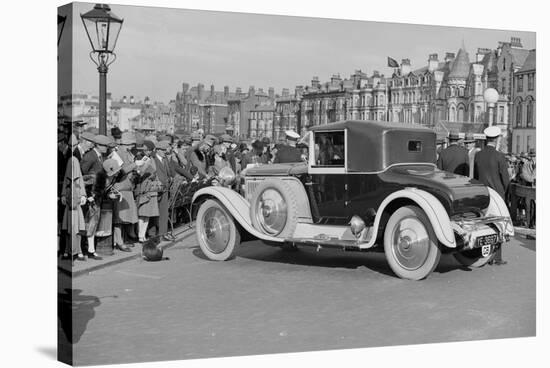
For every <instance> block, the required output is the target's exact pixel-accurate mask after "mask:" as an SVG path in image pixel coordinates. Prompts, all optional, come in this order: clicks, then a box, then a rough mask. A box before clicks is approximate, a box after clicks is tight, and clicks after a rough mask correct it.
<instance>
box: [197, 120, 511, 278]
mask: <svg viewBox="0 0 550 368" xmlns="http://www.w3.org/2000/svg"><path fill="white" fill-rule="evenodd" d="M309 135H310V136H309V147H310V150H309V160H308V163H307V164H306V163H289V164H273V165H261V166H257V167H252V168H249V169H247V170H246V173H245V175H244V187H243V191H242V193H238V192H236V191H234V190H231V189H229V188H226V187H223V186H216V187H208V188H203V189H201V190H199V191H198V192H197V193H195V195H194V197H193V203H194V206H196V207H195V208H197V209H198V210H197V211H196V217H195V218H196V233H197V238H198V242H199V245H200V248H201V250H202V252H203V253H204V254H205V255H206V256H207V257H208V258H209V259H211V260H217V261H223V260H227V259H230V258H231V257H232V256H233V254H234V251H235V247H236V246H237V245H238V244H239V243H240V239H241V236H243V235H244V234H245V233H248V234H250V235H251V236H252V237H255V238H258V239H261V240H263V241H264V242H265V243H267V244H269V245H285V244H286V245H287V246H291V247H292V246H295V247H296V246H298V247H299V246H308V245H309V246H314V247H317V250H320V249H323V248H329V247H330V248H339V249H342V250H345V251H373V250H379V251H383V252H384V253H385V256H386V259H387V262H388V263H389V266H390V267H391V269H392V270H393V271H394V273H395V274H396V275H397V276H399V277H401V278H404V279H412V280H420V279H423V278H425V277H427V276H428V275H429V274H430V273H431V272H432V271H433V270H434V268H435V267H436V266H437V265H438V263H439V259H440V256H441V254H442V253H448V252H451V253H453V254H454V256H455V257H456V259H457V260H458V261H459V262H460V263H461V264H463V265H465V266H469V267H480V266H483V265H485V264H486V263H487V262H489V261H490V260H491V259H492V258H493V256H494V252H495V250H496V249H497V248H498V247H500V246H502V244H503V243H505V242H507V241H508V240H509V237H510V236H513V234H514V228H513V226H512V222H511V220H510V215H509V213H508V210H507V208H506V205H505V203H504V201H503V200H502V198H501V197H500V196H499V195H498V194H497V193H496V192H495V191H494V190H492V189H490V188H488V187H486V186H485V185H483V184H482V183H480V182H478V181H476V180H471V179H469V178H467V177H464V176H459V175H455V174H452V173H449V172H445V171H441V170H439V169H437V167H436V166H435V164H434V162H435V160H436V135H435V133H434V131H432V130H431V129H428V128H425V127H421V126H416V125H404V124H398V123H389V122H376V121H343V122H337V123H331V124H327V125H322V126H316V127H313V128H312V129H311V130H310V133H309ZM222 176H224V177H222V179H221V181H222V182H225V183H230V182H231V181H232V180H234V175H232V174H226V175H222ZM247 237H249V236H248V235H247Z"/></svg>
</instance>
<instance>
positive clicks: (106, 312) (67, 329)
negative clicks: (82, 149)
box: [60, 231, 536, 366]
mask: <svg viewBox="0 0 550 368" xmlns="http://www.w3.org/2000/svg"><path fill="white" fill-rule="evenodd" d="M188 234H193V232H192V231H191V232H188ZM503 253H504V254H503V256H504V259H505V260H507V261H508V264H507V265H506V266H486V267H482V268H466V267H462V266H460V265H459V264H458V263H457V262H456V261H455V260H454V257H453V256H452V255H450V254H444V255H443V256H442V258H441V262H440V264H439V266H438V267H437V268H436V270H435V271H434V272H433V273H432V274H431V275H430V276H429V277H428V278H427V279H426V280H422V281H418V282H416V281H409V280H402V279H399V278H397V277H396V276H395V275H394V274H393V273H392V271H391V269H390V268H389V266H388V264H387V262H386V259H385V257H384V254H383V253H377V252H366V253H360V252H342V251H340V250H336V249H322V250H320V251H317V250H316V249H315V248H308V247H304V248H299V249H298V250H297V251H290V250H287V249H280V248H279V247H272V246H269V245H266V244H263V243H262V242H260V241H257V240H251V241H244V242H243V243H242V244H241V245H240V246H239V247H238V249H237V250H236V254H235V258H234V259H231V260H229V261H225V262H214V261H209V260H208V259H206V258H205V256H204V255H203V254H202V252H201V251H200V248H199V247H198V245H197V239H196V237H195V236H191V235H189V236H187V237H186V238H184V239H183V240H181V241H179V242H178V243H177V244H176V245H175V246H171V247H170V248H169V249H167V250H166V251H165V256H167V257H168V258H169V260H167V261H163V262H145V261H141V260H136V261H132V262H125V263H120V264H116V265H113V266H111V267H105V268H104V269H101V270H98V271H95V272H90V273H88V274H85V275H82V276H80V277H77V278H73V279H72V280H69V282H70V284H69V285H68V286H67V287H68V288H70V289H68V290H67V287H66V288H65V289H63V288H62V289H61V294H60V300H61V301H62V302H63V301H65V302H66V308H68V310H69V311H70V313H69V314H68V315H70V316H72V319H70V320H61V323H60V328H61V332H62V334H61V336H64V335H67V334H68V337H69V338H70V339H71V345H70V346H71V347H72V352H73V358H74V359H73V364H75V365H91V364H94V365H95V364H121V363H133V362H147V361H158V360H178V359H201V358H214V357H224V356H225V357H227V356H243V355H256V354H276V353H291V352H303V351H319V350H330V349H350V348H364V347H375V346H390V345H411V344H429V343H437V342H457V341H471V340H485V339H504V338H518V337H530V336H535V334H536V266H535V263H536V248H535V241H533V240H528V239H526V238H523V237H521V236H519V235H517V236H515V237H514V238H513V239H511V241H510V243H509V244H507V246H506V248H505V249H504V252H503ZM63 277H64V278H66V279H69V278H70V277H68V276H62V278H63ZM63 291H65V292H63ZM461 349H462V347H461V348H459V349H458V350H457V353H456V354H455V356H454V358H455V359H457V357H458V359H463V360H464V359H465V360H466V361H468V362H470V363H471V362H473V364H474V365H475V362H476V360H475V357H472V356H470V355H468V354H469V352H468V348H466V349H462V350H461ZM449 359H452V357H451V358H449ZM472 359H473V360H472ZM389 366H391V362H390V364H389Z"/></svg>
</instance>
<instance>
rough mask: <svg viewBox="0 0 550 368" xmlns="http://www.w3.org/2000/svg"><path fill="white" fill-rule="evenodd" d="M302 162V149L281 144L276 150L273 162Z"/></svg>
mask: <svg viewBox="0 0 550 368" xmlns="http://www.w3.org/2000/svg"><path fill="white" fill-rule="evenodd" d="M286 162H302V151H300V149H299V148H296V147H292V146H287V145H285V146H282V147H280V148H279V149H278V150H277V154H276V155H275V158H274V159H273V163H275V164H280V163H286Z"/></svg>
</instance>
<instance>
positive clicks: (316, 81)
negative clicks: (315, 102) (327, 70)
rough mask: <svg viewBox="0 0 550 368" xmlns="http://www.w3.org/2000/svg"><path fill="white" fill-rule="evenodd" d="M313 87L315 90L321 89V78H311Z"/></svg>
mask: <svg viewBox="0 0 550 368" xmlns="http://www.w3.org/2000/svg"><path fill="white" fill-rule="evenodd" d="M311 86H312V87H313V88H319V86H320V83H319V77H317V76H315V77H313V78H311Z"/></svg>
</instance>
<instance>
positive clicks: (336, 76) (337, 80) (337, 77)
mask: <svg viewBox="0 0 550 368" xmlns="http://www.w3.org/2000/svg"><path fill="white" fill-rule="evenodd" d="M341 81H342V78H340V74H339V73H338V74H333V75H332V77H331V78H330V84H338V83H340V82H341Z"/></svg>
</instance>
